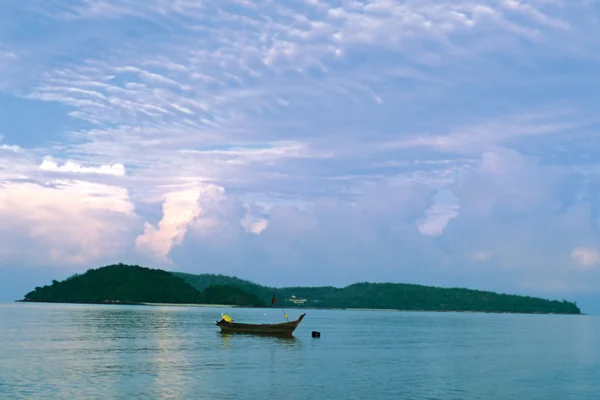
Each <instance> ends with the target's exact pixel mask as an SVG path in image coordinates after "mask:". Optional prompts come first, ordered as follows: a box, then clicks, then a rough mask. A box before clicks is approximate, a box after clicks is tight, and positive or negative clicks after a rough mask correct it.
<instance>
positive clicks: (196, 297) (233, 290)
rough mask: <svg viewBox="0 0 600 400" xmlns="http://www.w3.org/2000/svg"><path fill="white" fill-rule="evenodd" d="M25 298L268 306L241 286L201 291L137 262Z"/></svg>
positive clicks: (56, 284)
mask: <svg viewBox="0 0 600 400" xmlns="http://www.w3.org/2000/svg"><path fill="white" fill-rule="evenodd" d="M23 301H30V302H48V303H119V304H139V303H172V304H232V305H243V306H261V305H263V306H264V303H263V302H261V300H260V299H259V298H258V297H257V296H256V295H254V294H250V293H247V292H245V291H243V290H242V289H240V288H239V287H237V286H225V285H220V286H214V287H208V288H206V290H203V291H200V290H198V289H196V288H194V287H193V286H191V285H190V284H188V283H187V282H185V281H184V280H183V279H181V278H179V277H177V276H175V275H173V274H171V273H170V272H167V271H163V270H159V269H150V268H144V267H140V266H133V265H124V264H117V265H109V266H106V267H102V268H97V269H90V270H88V271H87V272H86V273H84V274H81V275H79V274H76V275H73V276H71V277H70V278H67V279H65V280H64V281H62V282H58V281H56V280H54V281H52V284H51V285H47V286H44V287H37V288H35V290H33V291H31V292H29V293H27V294H26V295H25V298H24V300H23Z"/></svg>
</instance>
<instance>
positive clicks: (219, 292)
mask: <svg viewBox="0 0 600 400" xmlns="http://www.w3.org/2000/svg"><path fill="white" fill-rule="evenodd" d="M273 298H276V299H277V302H275V303H273V302H272V299H273ZM20 301H24V302H54V303H97V304H107V303H109V304H206V305H211V304H212V305H228V306H237V307H283V308H319V309H386V310H400V311H440V312H450V311H454V312H456V311H461V312H486V313H525V314H581V310H580V309H579V307H578V306H577V304H576V303H575V302H570V301H567V300H550V299H543V298H539V297H531V296H521V295H514V294H502V293H495V292H490V291H481V290H473V289H466V288H442V287H433V286H424V285H416V284H406V283H369V282H363V283H356V284H353V285H349V286H346V287H342V288H338V287H333V286H321V287H284V288H275V287H268V286H263V285H260V284H257V283H254V282H251V281H248V280H244V279H240V278H237V277H231V276H226V275H220V274H189V273H182V272H169V271H164V270H160V269H150V268H145V267H140V266H137V265H125V264H116V265H109V266H105V267H100V268H97V269H90V270H88V271H87V272H85V273H84V274H76V275H73V276H71V277H69V278H67V279H65V280H64V281H62V282H58V281H56V280H54V281H52V284H51V285H46V286H43V287H37V288H35V290H33V291H31V292H29V293H27V294H26V295H25V296H24V299H23V300H20Z"/></svg>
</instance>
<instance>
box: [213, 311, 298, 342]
mask: <svg viewBox="0 0 600 400" xmlns="http://www.w3.org/2000/svg"><path fill="white" fill-rule="evenodd" d="M305 315H306V313H304V314H302V315H301V316H300V317H299V318H298V319H297V320H295V321H289V322H282V323H279V324H243V323H239V322H234V321H233V320H232V319H231V317H229V316H228V315H223V317H222V319H221V320H220V321H217V326H218V327H220V328H221V332H222V333H254V334H263V335H280V336H292V333H293V332H294V330H296V328H297V327H298V325H300V322H301V321H302V319H303V318H304V316H305Z"/></svg>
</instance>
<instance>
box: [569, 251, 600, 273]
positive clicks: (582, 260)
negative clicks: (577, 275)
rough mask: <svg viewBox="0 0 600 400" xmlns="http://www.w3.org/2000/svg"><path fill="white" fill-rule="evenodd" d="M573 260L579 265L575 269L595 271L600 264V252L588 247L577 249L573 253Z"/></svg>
mask: <svg viewBox="0 0 600 400" xmlns="http://www.w3.org/2000/svg"><path fill="white" fill-rule="evenodd" d="M571 259H573V260H574V261H575V262H576V263H577V264H576V265H575V266H574V267H575V269H580V270H584V271H585V270H593V269H596V268H597V267H598V265H599V264H600V252H598V251H597V250H594V249H590V248H587V247H576V248H575V249H573V251H572V252H571Z"/></svg>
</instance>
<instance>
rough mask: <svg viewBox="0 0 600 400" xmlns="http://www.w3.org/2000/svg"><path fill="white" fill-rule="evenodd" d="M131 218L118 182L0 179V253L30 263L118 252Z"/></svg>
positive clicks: (77, 260) (82, 261)
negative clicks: (115, 184)
mask: <svg viewBox="0 0 600 400" xmlns="http://www.w3.org/2000/svg"><path fill="white" fill-rule="evenodd" d="M136 220H137V218H136V216H135V214H134V207H133V204H132V203H131V201H130V199H129V196H128V192H127V190H126V189H124V188H120V187H115V186H109V185H103V184H96V183H90V182H85V181H77V180H70V181H69V180H62V181H55V182H52V183H48V184H45V185H42V184H37V183H25V182H22V183H17V182H4V183H2V184H0V221H1V222H2V223H1V224H0V236H2V238H3V240H2V241H0V253H1V254H2V255H3V258H4V259H5V260H12V261H15V260H19V263H24V262H28V263H30V264H32V265H42V266H43V265H62V266H65V267H73V266H85V265H90V264H91V263H96V262H99V261H102V260H107V259H112V258H113V257H119V256H122V255H123V254H124V253H125V252H127V250H128V249H129V248H130V247H131V244H130V243H131V240H132V239H133V236H132V235H133V231H134V230H135V223H136V222H137V221H136Z"/></svg>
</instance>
